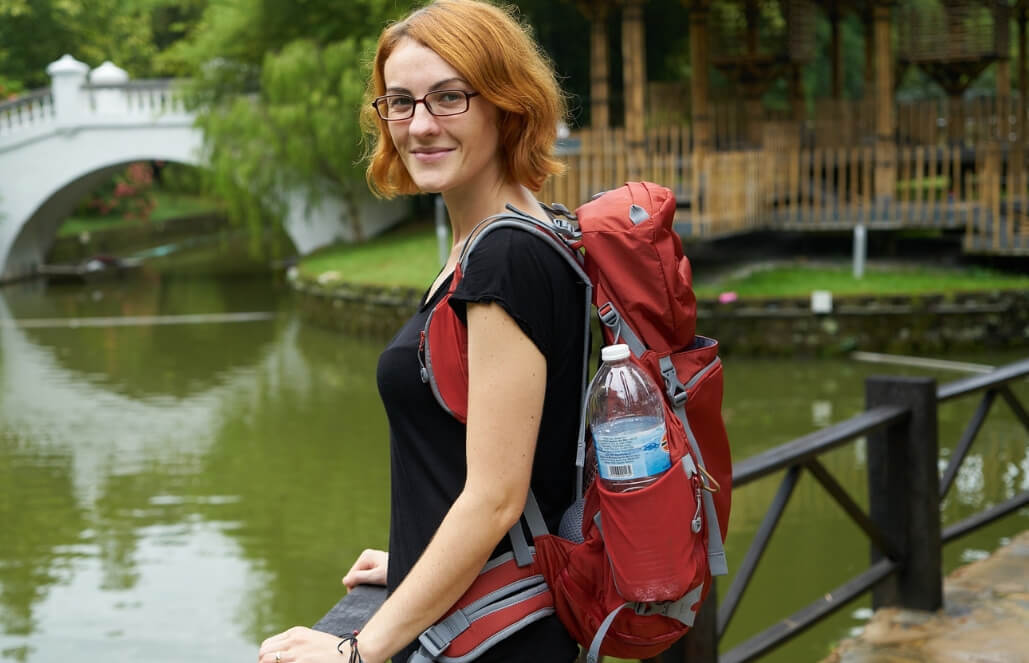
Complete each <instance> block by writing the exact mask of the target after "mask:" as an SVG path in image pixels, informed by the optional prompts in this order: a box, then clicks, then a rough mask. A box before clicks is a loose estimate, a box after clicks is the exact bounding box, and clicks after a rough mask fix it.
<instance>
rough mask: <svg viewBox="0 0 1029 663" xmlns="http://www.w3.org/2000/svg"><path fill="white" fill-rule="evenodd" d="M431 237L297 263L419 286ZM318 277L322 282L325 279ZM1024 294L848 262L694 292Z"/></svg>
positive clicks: (956, 272) (407, 235)
mask: <svg viewBox="0 0 1029 663" xmlns="http://www.w3.org/2000/svg"><path fill="white" fill-rule="evenodd" d="M439 267H440V265H439V258H438V249H437V246H436V235H435V232H434V229H433V227H432V225H431V224H426V223H423V224H413V225H407V226H404V227H403V228H401V229H398V230H395V231H392V232H389V233H387V234H385V235H381V236H379V237H376V238H375V239H373V240H371V241H369V242H367V243H365V244H360V245H338V246H334V247H330V248H328V249H325V250H323V251H320V252H318V253H316V254H314V255H311V256H308V257H306V258H304V259H303V261H301V263H300V274H301V277H302V278H304V279H308V280H318V279H319V277H322V279H323V281H345V282H349V283H359V284H372V285H385V286H406V287H413V288H425V287H427V285H428V283H429V282H430V281H431V280H432V278H433V277H434V276H435V275H436V274H437V273H438V272H439ZM323 275H324V276H323ZM1008 289H1029V276H1026V275H1017V274H1009V273H1005V272H999V271H996V270H990V269H986V268H983V267H952V268H944V267H931V266H924V265H902V264H897V262H896V261H894V262H893V263H891V264H889V265H877V264H875V262H871V263H870V264H869V266H868V269H867V270H866V272H865V276H864V278H862V279H855V278H853V276H852V275H851V272H850V267H849V265H846V264H838V265H834V264H821V263H819V264H804V263H802V262H790V263H774V264H769V265H768V266H767V267H763V268H760V269H752V270H747V271H746V272H741V273H738V274H729V275H727V276H725V277H723V278H720V279H718V280H715V281H710V282H701V283H699V284H698V285H697V286H696V291H697V295H698V296H700V297H717V296H718V295H719V294H721V293H723V292H735V293H736V294H737V295H739V296H740V297H747V296H751V297H788V296H806V295H808V294H810V293H811V291H812V290H830V291H832V292H833V293H835V294H838V295H863V294H874V295H884V294H893V293H896V294H917V293H929V292H934V293H939V292H967V291H984V290H1008Z"/></svg>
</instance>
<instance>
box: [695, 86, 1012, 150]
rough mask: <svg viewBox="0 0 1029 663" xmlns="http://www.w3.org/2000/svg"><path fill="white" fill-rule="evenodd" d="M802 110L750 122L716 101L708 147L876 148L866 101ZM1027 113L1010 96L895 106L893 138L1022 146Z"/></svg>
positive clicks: (738, 108) (742, 111) (742, 109)
mask: <svg viewBox="0 0 1029 663" xmlns="http://www.w3.org/2000/svg"><path fill="white" fill-rule="evenodd" d="M804 110H805V117H804V118H803V119H796V118H795V117H794V114H793V111H791V110H783V109H759V114H758V115H757V116H754V115H752V114H750V113H748V111H747V108H746V106H745V104H744V102H743V101H742V100H739V99H732V100H719V101H715V102H713V103H712V104H711V118H712V125H711V132H712V146H713V147H714V149H716V150H742V149H756V148H767V147H769V145H768V142H769V140H772V141H778V142H782V143H785V144H788V145H793V146H801V147H808V148H813V147H823V148H824V147H847V146H872V145H874V144H875V138H876V127H875V117H876V106H875V103H874V101H873V100H871V99H857V100H850V99H848V100H837V99H819V100H816V101H814V102H813V103H812V104H811V107H810V108H806V109H804ZM1027 110H1029V109H1026V108H1024V105H1023V103H1022V100H1021V99H1019V98H1018V97H1015V96H1007V97H977V98H973V99H946V98H944V99H917V100H906V101H899V102H897V104H896V105H895V110H894V121H895V128H894V134H895V136H894V137H895V139H896V142H897V145H902V146H928V145H941V146H956V145H964V146H965V147H974V146H976V145H978V144H981V143H983V142H985V141H998V142H1002V143H1018V142H1024V141H1021V139H1020V136H1024V135H1025V131H1026V116H1027ZM755 125H756V126H755Z"/></svg>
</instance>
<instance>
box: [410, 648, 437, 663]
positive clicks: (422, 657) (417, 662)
mask: <svg viewBox="0 0 1029 663" xmlns="http://www.w3.org/2000/svg"><path fill="white" fill-rule="evenodd" d="M434 660H435V659H433V658H432V657H431V656H430V655H429V652H427V651H425V648H424V647H419V648H418V649H417V650H416V651H415V653H413V654H411V657H410V658H408V659H407V663H433V661H434Z"/></svg>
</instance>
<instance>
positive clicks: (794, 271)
mask: <svg viewBox="0 0 1029 663" xmlns="http://www.w3.org/2000/svg"><path fill="white" fill-rule="evenodd" d="M1026 288H1029V276H1025V275H1020V274H1010V273H1006V272H1000V271H996V270H991V269H986V268H983V267H968V268H952V269H945V268H941V267H930V266H923V265H912V266H889V267H886V266H875V265H870V266H869V268H868V270H867V271H866V272H865V275H864V278H861V279H855V278H854V277H853V275H852V274H851V268H850V266H843V265H840V266H814V265H783V266H776V267H772V268H769V269H762V270H757V271H754V272H751V273H749V274H747V275H745V276H739V277H732V276H730V277H727V278H725V279H723V280H720V281H718V282H715V283H705V284H703V285H698V286H697V288H696V290H697V294H698V296H702V297H714V296H717V295H718V294H719V293H721V292H729V291H732V292H735V293H737V294H738V295H739V296H741V297H747V296H752V297H764V296H771V297H787V296H807V295H808V294H810V293H811V291H812V290H831V291H832V292H833V293H835V294H839V295H859V294H861V295H885V294H909V293H938V292H965V291H984V290H1003V289H1011V290H1024V289H1026Z"/></svg>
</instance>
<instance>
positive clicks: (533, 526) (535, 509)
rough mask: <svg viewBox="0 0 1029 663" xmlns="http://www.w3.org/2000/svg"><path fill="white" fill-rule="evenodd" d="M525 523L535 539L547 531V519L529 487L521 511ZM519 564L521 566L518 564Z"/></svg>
mask: <svg viewBox="0 0 1029 663" xmlns="http://www.w3.org/2000/svg"><path fill="white" fill-rule="evenodd" d="M522 515H523V516H524V517H525V522H526V524H528V525H529V534H531V535H532V538H533V539H535V538H536V537H537V536H543V535H544V534H547V533H548V531H549V530H548V528H547V521H546V520H544V519H543V512H542V511H541V510H540V505H539V502H537V501H536V494H535V493H533V492H532V489H531V488H530V489H529V495H528V497H526V499H525V511H524V512H523V513H522ZM519 566H521V565H520V564H519Z"/></svg>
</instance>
